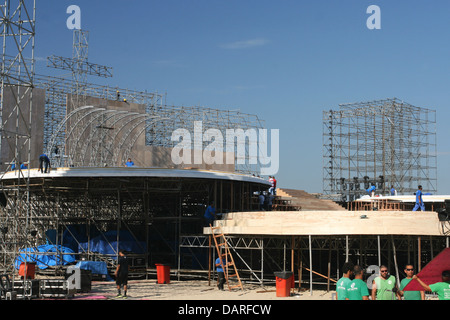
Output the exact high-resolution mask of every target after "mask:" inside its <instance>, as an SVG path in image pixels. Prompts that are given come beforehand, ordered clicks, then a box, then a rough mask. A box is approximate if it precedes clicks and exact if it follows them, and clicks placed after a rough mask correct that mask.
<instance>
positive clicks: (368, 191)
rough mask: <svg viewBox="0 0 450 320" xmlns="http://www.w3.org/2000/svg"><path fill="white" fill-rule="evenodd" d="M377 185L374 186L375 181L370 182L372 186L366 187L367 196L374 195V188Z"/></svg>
mask: <svg viewBox="0 0 450 320" xmlns="http://www.w3.org/2000/svg"><path fill="white" fill-rule="evenodd" d="M376 188H377V187H375V183H372V186H370V188H369V189H367V190H366V191H367V193H368V194H369V196H371V197H374V196H375V189H376Z"/></svg>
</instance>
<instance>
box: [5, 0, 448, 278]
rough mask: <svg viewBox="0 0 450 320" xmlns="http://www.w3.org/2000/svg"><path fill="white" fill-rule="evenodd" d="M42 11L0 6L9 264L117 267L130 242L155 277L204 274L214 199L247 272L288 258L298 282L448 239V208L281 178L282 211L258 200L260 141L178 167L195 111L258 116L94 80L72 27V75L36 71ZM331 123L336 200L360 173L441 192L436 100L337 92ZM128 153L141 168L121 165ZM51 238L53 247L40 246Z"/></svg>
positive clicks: (54, 269)
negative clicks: (388, 204)
mask: <svg viewBox="0 0 450 320" xmlns="http://www.w3.org/2000/svg"><path fill="white" fill-rule="evenodd" d="M35 10H36V8H35V2H34V1H26V0H4V1H2V4H0V14H1V28H0V30H1V36H2V37H3V51H2V60H1V66H0V67H1V70H2V72H1V90H2V92H1V98H0V105H1V113H0V115H1V125H2V127H1V131H2V137H1V140H0V142H1V163H0V168H1V176H0V187H1V190H0V239H1V248H0V250H1V252H0V254H1V255H0V268H1V271H2V272H3V273H6V274H10V275H14V276H17V269H18V266H17V262H20V260H18V257H19V256H21V257H22V258H23V260H24V261H28V263H32V262H35V261H36V260H37V261H38V262H42V261H40V260H44V257H50V256H51V257H54V260H55V264H53V265H46V264H45V263H44V264H43V265H41V266H42V268H41V267H39V268H38V270H37V271H38V272H44V273H46V274H55V275H61V274H64V273H65V269H66V268H67V266H69V265H73V263H75V262H80V261H93V262H102V263H105V264H106V265H107V266H108V272H109V273H110V274H112V270H113V269H114V268H115V266H116V264H117V255H118V251H119V249H125V250H127V251H128V253H129V257H130V259H131V260H132V261H131V271H132V273H131V274H132V275H134V276H141V277H147V276H148V275H149V274H151V273H152V272H154V271H155V264H169V265H170V266H171V267H172V272H175V273H176V275H177V276H182V275H185V276H188V275H190V276H192V275H196V276H199V275H211V273H210V272H211V269H212V268H213V266H214V264H213V259H214V257H215V255H216V254H217V253H216V250H215V249H214V246H215V245H214V244H213V241H212V239H213V235H214V234H215V232H213V231H212V230H213V229H212V228H211V227H210V226H206V225H205V221H204V219H203V214H204V212H205V209H206V207H207V206H208V204H209V203H210V202H211V201H213V202H214V203H215V207H216V211H217V213H219V214H220V216H221V219H219V220H217V221H216V222H215V224H214V226H213V227H214V228H216V227H217V228H220V229H215V230H217V232H219V233H220V234H221V235H223V237H224V238H225V240H224V241H226V243H227V246H228V247H229V248H230V250H231V251H230V252H231V254H232V255H233V257H234V260H235V261H236V266H237V269H238V272H239V274H240V275H241V276H242V278H243V279H245V280H246V281H250V282H256V283H260V284H264V283H267V282H271V283H273V282H274V278H275V277H274V272H276V271H283V270H291V271H294V272H295V273H296V274H297V277H296V278H297V281H298V282H299V284H302V283H309V284H310V285H312V284H316V283H318V284H327V285H328V286H330V285H331V284H333V281H335V280H337V279H338V278H339V277H340V276H341V275H340V268H341V265H342V264H343V263H344V262H345V261H346V260H352V261H353V262H354V263H358V264H361V265H362V266H363V267H370V266H372V265H380V264H387V265H389V267H392V269H394V268H395V270H396V271H397V272H396V274H397V276H398V275H399V270H400V271H401V270H402V267H403V264H404V263H406V262H413V263H415V264H416V265H417V268H418V269H420V268H421V267H422V266H423V265H424V264H426V263H427V262H428V261H430V260H431V259H432V258H433V257H434V256H435V255H436V254H437V253H439V252H440V251H441V250H442V249H443V248H445V247H448V246H449V238H448V237H449V229H448V219H447V218H446V219H447V220H446V219H443V220H442V221H441V220H440V219H438V215H437V213H436V212H433V211H428V212H425V213H420V214H418V215H414V214H412V213H411V214H405V213H404V212H402V211H390V212H387V213H386V212H384V211H382V210H378V211H374V210H371V211H370V212H369V211H348V210H345V209H343V208H336V207H335V208H333V206H332V205H330V203H326V205H325V202H322V201H326V200H320V199H316V202H315V206H316V207H315V209H311V208H308V205H307V204H308V201H310V202H311V203H312V202H313V200H312V199H311V198H313V197H312V196H306V195H302V196H299V197H296V196H295V195H291V196H290V195H284V196H282V195H281V193H280V190H278V192H279V193H278V195H277V197H276V198H275V199H274V208H276V211H270V212H269V211H262V210H261V209H262V208H261V207H260V205H259V202H258V201H259V198H258V195H257V194H259V193H261V191H266V192H267V191H268V189H269V187H270V186H271V185H270V183H269V182H268V180H267V178H266V177H263V178H261V177H258V174H259V173H260V172H261V170H260V169H261V168H260V164H259V163H255V162H254V161H253V160H254V159H251V158H250V157H251V156H252V153H251V152H250V151H251V150H250V149H249V145H251V143H249V144H245V147H246V149H245V150H244V152H243V154H244V158H245V160H246V161H242V160H243V159H240V158H239V157H238V156H239V154H238V152H237V151H238V150H237V147H235V149H233V150H227V152H230V153H233V157H232V158H233V159H234V162H232V163H226V164H223V163H215V164H213V165H210V164H194V165H183V166H177V165H175V164H174V163H173V161H172V159H171V150H172V148H173V146H174V144H175V142H174V141H173V140H172V139H171V138H172V134H173V132H174V130H175V129H179V128H182V129H186V130H187V131H189V132H194V131H195V122H197V121H202V125H203V129H204V130H208V129H215V130H218V131H219V132H224V131H225V130H227V129H240V130H243V131H246V130H249V129H252V130H259V129H264V128H265V125H264V121H263V120H261V119H259V118H258V116H256V115H250V114H245V113H243V112H240V111H230V110H221V109H213V108H204V107H197V106H194V107H182V106H169V105H166V104H165V102H164V95H161V94H159V93H157V92H151V93H150V92H147V91H138V90H129V89H123V88H119V87H117V86H108V85H95V84H92V83H88V81H87V77H88V76H97V77H101V78H110V77H112V68H110V67H107V66H102V65H98V64H93V63H91V62H89V61H88V41H89V33H88V32H87V31H85V30H75V31H74V35H73V56H72V57H71V58H65V57H59V56H51V57H48V59H47V63H48V66H49V67H50V68H52V69H59V70H63V71H64V72H70V74H71V78H70V77H69V78H67V77H66V76H58V75H50V76H43V75H37V74H35V72H34V70H35V60H34V57H35V54H34V46H35V41H34V37H35V33H36V31H35V22H36V21H35V20H36V19H35ZM324 125H325V129H324V130H325V131H324V140H326V141H325V142H324V148H325V153H324V161H325V162H326V164H325V165H324V171H325V177H324V183H325V186H326V187H324V191H326V192H327V193H328V194H331V195H333V194H337V195H338V197H339V199H338V200H339V201H342V200H343V197H345V201H350V202H351V201H353V200H356V198H358V197H359V196H360V195H361V194H363V193H364V192H365V191H364V190H362V188H361V184H362V183H364V184H366V183H377V184H378V189H379V190H382V191H383V192H385V191H387V187H386V186H387V185H389V186H390V185H391V184H393V185H395V187H396V188H397V189H398V191H399V193H408V194H410V193H412V192H413V191H415V188H416V187H417V186H416V185H417V184H418V183H421V184H422V185H424V189H425V190H426V191H435V190H437V186H436V181H437V179H436V177H435V172H436V164H435V162H436V153H435V152H434V151H433V150H435V148H436V142H435V113H434V112H433V111H432V110H429V109H423V108H416V107H413V106H411V105H408V104H406V103H404V102H402V101H399V100H397V99H388V100H383V101H376V102H371V103H361V104H352V105H343V106H341V110H340V111H330V112H329V113H324ZM202 137H203V136H202ZM247 138H248V137H247ZM206 143H207V142H206V141H201V144H200V145H199V147H200V149H202V150H204V149H205V148H204V147H205V144H206ZM363 151H364V152H363ZM42 153H47V155H48V156H49V158H50V161H51V164H52V168H51V170H50V171H49V172H48V173H42V172H40V171H38V170H37V169H36V168H37V167H38V165H39V156H40V155H41V154H42ZM224 155H225V156H227V155H226V154H224ZM128 157H130V158H132V159H133V160H134V161H135V163H136V166H135V167H124V162H125V160H126V159H127V158H128ZM22 165H24V167H22ZM322 204H323V206H322ZM333 205H336V204H333ZM336 206H337V205H336ZM266 208H267V207H266ZM300 208H301V211H300V210H298V209H300ZM321 208H322V209H321ZM323 208H326V209H323ZM366 208H367V207H366ZM371 208H372V209H373V208H374V207H373V206H372V207H371ZM377 208H380V209H381V207H380V206H378V207H377ZM449 212H450V210H449ZM418 222H419V223H418ZM392 226H395V227H396V228H395V229H394V228H391V227H392ZM44 245H48V246H50V247H51V249H50V250H49V251H45V252H39V254H36V248H39V247H40V246H44ZM66 248H67V250H66ZM36 256H37V257H38V258H36ZM69 256H70V257H71V259H70V261H68V259H66V258H68V257H69ZM28 258H30V260H27V259H28ZM33 259H34V260H33ZM305 272H306V273H307V276H305V274H304V273H305ZM324 279H325V280H324Z"/></svg>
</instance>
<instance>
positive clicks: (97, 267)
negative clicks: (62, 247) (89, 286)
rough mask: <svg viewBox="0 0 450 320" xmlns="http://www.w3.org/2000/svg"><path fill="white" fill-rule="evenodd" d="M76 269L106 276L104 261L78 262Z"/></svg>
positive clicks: (106, 270)
mask: <svg viewBox="0 0 450 320" xmlns="http://www.w3.org/2000/svg"><path fill="white" fill-rule="evenodd" d="M75 267H76V268H80V269H83V270H91V272H92V273H93V274H108V269H107V267H106V262H104V261H78V262H77V264H76V265H75Z"/></svg>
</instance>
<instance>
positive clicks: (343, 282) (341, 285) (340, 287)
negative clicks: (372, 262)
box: [336, 262, 354, 300]
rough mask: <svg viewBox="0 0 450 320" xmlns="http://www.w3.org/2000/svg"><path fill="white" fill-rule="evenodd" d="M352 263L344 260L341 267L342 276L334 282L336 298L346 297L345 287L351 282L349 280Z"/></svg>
mask: <svg viewBox="0 0 450 320" xmlns="http://www.w3.org/2000/svg"><path fill="white" fill-rule="evenodd" d="M353 267H354V266H353V263H351V262H346V263H344V266H343V267H342V272H343V276H342V278H340V279H339V280H338V282H337V283H336V299H337V300H345V298H347V288H348V287H349V286H350V283H351V282H352V281H351V280H350V276H351V275H352V273H353Z"/></svg>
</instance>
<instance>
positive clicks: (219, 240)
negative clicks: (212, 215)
mask: <svg viewBox="0 0 450 320" xmlns="http://www.w3.org/2000/svg"><path fill="white" fill-rule="evenodd" d="M209 226H210V227H211V234H212V236H213V239H214V244H215V245H216V250H217V254H218V256H219V258H221V257H222V254H224V255H225V259H220V265H221V267H222V269H223V271H224V276H225V280H226V282H227V286H228V290H230V291H231V290H232V289H234V288H241V290H244V288H243V286H242V282H241V278H240V277H239V273H238V271H237V268H236V264H235V263H234V260H233V255H232V254H231V252H230V247H229V246H228V242H227V239H226V238H225V235H224V234H223V232H222V228H221V227H220V226H218V227H213V226H212V225H209ZM216 230H218V232H217V233H216ZM221 249H223V250H224V252H223V253H221ZM223 260H225V265H224V263H223ZM230 267H232V268H233V271H234V273H233V274H230V273H229V271H230V270H229V269H230ZM230 278H236V280H237V282H238V285H234V286H232V285H230Z"/></svg>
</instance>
